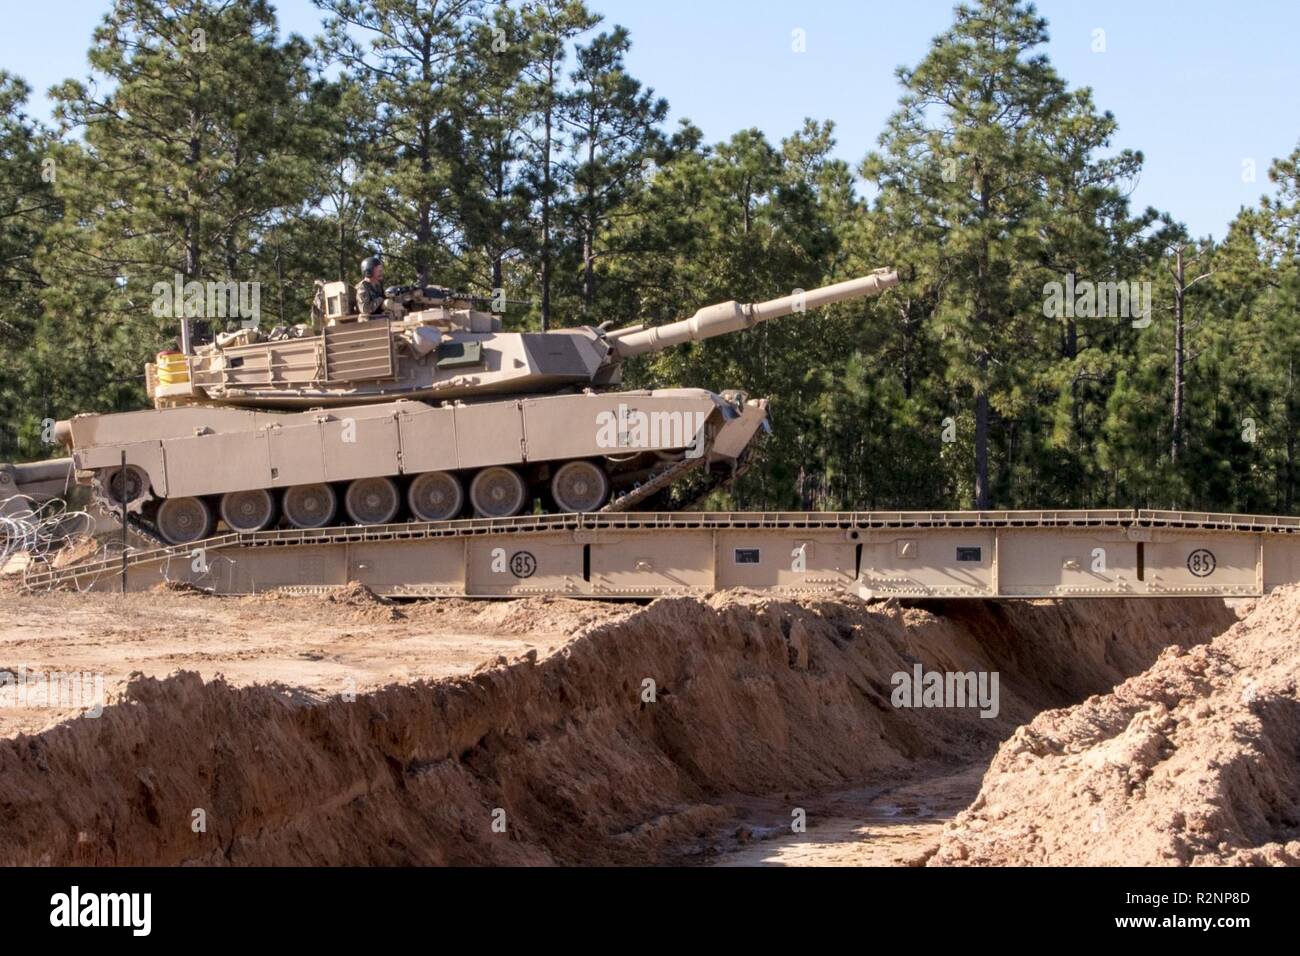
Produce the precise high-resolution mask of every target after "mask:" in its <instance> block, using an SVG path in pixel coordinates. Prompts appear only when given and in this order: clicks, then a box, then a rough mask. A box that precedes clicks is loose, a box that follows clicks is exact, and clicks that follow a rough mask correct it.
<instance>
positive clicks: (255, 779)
mask: <svg viewBox="0 0 1300 956" xmlns="http://www.w3.org/2000/svg"><path fill="white" fill-rule="evenodd" d="M199 600H202V599H199ZM503 613H507V614H508V613H511V612H509V610H508V609H506V610H505V611H504V612H503ZM528 616H529V614H527V613H526V614H524V616H523V619H521V623H522V621H523V620H526V619H527V618H528ZM1234 620H1235V618H1234V616H1233V614H1232V613H1231V612H1230V611H1229V610H1228V609H1227V608H1226V607H1225V606H1224V605H1223V602H1221V601H1211V600H1183V601H1164V600H1134V601H1096V602H1087V601H1078V602H1073V603H1071V602H1062V603H1052V602H1038V603H1032V604H1031V603H1016V604H995V603H982V602H948V603H940V604H935V605H932V606H929V607H927V608H924V609H918V608H911V609H899V608H894V609H882V608H879V607H874V608H873V607H869V606H867V605H864V604H862V603H859V602H832V601H798V602H795V601H785V600H774V599H771V598H768V597H763V596H757V595H748V594H744V593H739V594H724V595H718V596H716V597H714V598H712V599H710V600H708V601H697V600H693V599H665V600H659V601H656V602H654V603H653V604H651V605H649V606H648V607H645V608H643V609H640V610H636V611H633V612H631V613H619V614H618V615H616V616H613V617H611V618H608V619H604V620H597V621H596V622H595V623H589V624H587V625H585V626H582V627H581V628H580V629H579V630H577V631H576V632H575V633H574V634H573V635H572V637H571V639H569V640H567V641H565V642H562V643H559V644H558V646H556V647H554V648H553V649H548V651H547V652H546V653H542V654H539V653H538V652H537V650H536V649H534V650H531V651H529V652H528V653H527V654H524V655H522V656H516V657H515V658H513V659H510V660H507V659H506V658H504V657H501V658H498V659H497V660H496V661H495V662H492V663H489V664H487V665H485V666H482V667H480V668H479V669H478V670H477V671H475V672H474V673H472V674H469V675H466V676H459V677H453V678H448V679H441V680H411V681H403V682H399V683H393V684H391V685H389V686H386V687H382V688H378V689H375V690H371V691H368V692H364V693H359V694H357V695H355V697H354V699H347V698H346V697H338V696H335V697H332V698H326V699H322V698H321V697H320V695H304V694H302V693H298V692H296V690H295V688H292V687H285V686H265V685H263V686H236V685H232V684H229V683H227V682H226V681H224V680H222V679H219V678H213V679H209V680H204V679H203V678H202V677H200V676H199V674H197V673H194V672H180V673H176V674H173V675H171V676H167V677H157V676H137V677H135V678H133V679H132V680H130V681H129V682H127V683H126V684H125V686H124V688H123V689H122V691H121V693H120V695H119V696H118V698H117V699H116V700H115V701H113V702H112V703H111V704H110V706H108V707H107V708H106V709H105V710H104V712H103V714H102V716H100V717H99V718H96V719H91V718H86V717H82V718H78V719H75V720H70V721H66V722H63V723H60V724H58V725H56V726H53V727H51V728H49V729H46V730H44V731H42V732H40V733H37V734H34V735H25V734H18V735H17V736H14V737H10V738H7V739H3V740H0V819H3V821H4V826H3V827H0V863H4V864H120V865H122V864H124V865H133V864H162V865H171V864H181V863H205V864H553V863H558V864H599V863H660V862H697V861H710V860H714V859H717V858H719V857H723V858H725V857H726V856H727V854H729V853H731V852H733V851H736V850H737V848H739V847H744V846H745V845H753V844H761V843H762V842H763V841H764V838H765V837H767V836H775V835H776V834H777V833H779V832H784V831H788V830H789V826H790V820H791V816H792V814H793V813H796V812H798V811H800V810H802V811H804V812H805V813H806V816H807V825H808V828H809V829H808V834H807V835H808V836H814V835H816V834H817V833H818V827H819V826H821V827H823V831H822V832H828V831H827V830H826V829H825V828H826V827H827V826H829V825H830V824H832V823H833V822H834V821H836V820H842V819H844V813H845V807H848V808H849V810H848V812H849V814H850V815H851V814H852V813H853V812H856V808H858V807H860V806H866V805H875V804H880V803H881V799H882V795H884V796H888V795H889V794H890V793H904V794H905V793H906V790H907V787H908V786H910V785H912V784H913V783H914V782H915V781H917V780H924V779H948V778H952V779H954V780H958V781H965V783H963V784H960V785H959V786H957V789H956V790H954V791H953V792H954V793H958V794H966V793H967V792H968V791H973V790H974V788H975V787H976V785H977V784H978V782H979V779H980V776H981V773H982V768H983V766H984V765H986V764H987V762H988V761H989V760H990V758H992V756H993V754H994V753H995V751H996V750H997V748H998V745H999V744H1000V743H1001V742H1003V741H1005V740H1007V739H1008V738H1011V737H1012V735H1013V733H1014V732H1015V731H1016V728H1017V727H1019V726H1020V725H1021V724H1025V723H1027V722H1029V721H1031V720H1033V719H1034V718H1035V716H1036V715H1038V714H1039V713H1040V712H1042V711H1044V710H1046V709H1049V708H1060V707H1067V706H1070V705H1073V704H1076V703H1078V702H1080V701H1083V700H1085V699H1086V698H1089V697H1090V695H1096V694H1106V693H1108V692H1109V691H1110V690H1111V688H1112V687H1114V685H1116V684H1118V683H1120V682H1121V681H1123V680H1124V679H1125V678H1126V677H1129V676H1130V675H1134V674H1140V673H1141V672H1143V671H1144V670H1146V669H1147V668H1148V667H1150V666H1151V665H1152V664H1153V663H1154V662H1156V661H1157V659H1158V658H1160V655H1161V652H1162V650H1163V648H1165V647H1166V646H1167V645H1169V644H1171V643H1179V644H1181V645H1183V646H1188V647H1190V646H1192V645H1197V644H1204V643H1205V642H1207V641H1209V640H1210V639H1211V638H1212V637H1214V636H1215V635H1216V634H1219V633H1221V632H1223V631H1224V630H1225V629H1227V628H1228V626H1229V625H1230V624H1231V623H1232V622H1233V621H1234ZM417 625H418V621H417V622H416V624H415V625H413V626H417ZM1162 660H1163V659H1162ZM917 663H920V664H921V665H922V666H923V668H924V669H925V670H927V671H929V670H939V671H996V672H998V674H999V677H1000V699H999V709H998V714H997V716H996V717H993V718H983V717H980V716H979V714H978V711H977V710H976V709H973V708H911V709H909V708H898V707H895V706H893V704H892V703H891V699H890V698H891V690H892V685H891V675H893V674H895V673H898V672H911V671H912V669H913V666H914V665H915V664H917ZM652 691H653V693H651V692H652ZM651 698H653V699H651ZM963 787H965V789H962V788H963ZM962 802H964V800H963V801H962ZM884 805H887V806H893V804H892V803H890V801H889V800H885V801H884ZM956 809H958V807H956V806H953V807H951V808H949V809H948V810H946V811H944V812H945V813H947V814H951V813H952V812H955V810H956ZM837 814H838V815H837ZM939 822H940V824H941V823H942V820H940V821H939ZM782 828H783V829H782ZM936 840H937V837H936ZM931 855H933V847H932V848H930V849H929V850H927V851H926V852H925V853H922V854H921V855H920V856H919V857H916V856H915V854H912V856H913V857H915V858H904V859H900V860H895V861H894V862H912V863H916V862H924V860H925V859H926V858H927V857H928V856H931ZM903 856H904V857H907V856H908V854H906V853H905V854H903Z"/></svg>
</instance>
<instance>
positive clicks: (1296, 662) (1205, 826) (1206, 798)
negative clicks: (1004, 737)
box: [930, 589, 1300, 865]
mask: <svg viewBox="0 0 1300 956" xmlns="http://www.w3.org/2000/svg"><path fill="white" fill-rule="evenodd" d="M1298 626H1300V589H1293V590H1289V591H1286V592H1279V593H1275V594H1273V595H1271V596H1270V597H1268V598H1265V599H1264V600H1263V601H1261V602H1259V604H1258V605H1257V606H1256V607H1255V608H1254V609H1253V610H1252V611H1251V612H1250V613H1249V614H1248V615H1247V616H1246V617H1245V618H1244V619H1243V620H1242V621H1241V622H1240V623H1238V624H1236V625H1235V626H1233V627H1232V628H1231V629H1229V630H1228V631H1227V632H1226V633H1224V634H1223V635H1221V636H1220V637H1218V638H1216V639H1215V640H1214V641H1213V642H1211V643H1209V644H1204V645H1200V646H1196V647H1193V648H1190V649H1182V648H1176V647H1171V648H1170V649H1168V650H1167V651H1165V652H1164V653H1163V654H1161V655H1160V658H1159V660H1158V661H1156V663H1155V664H1154V665H1153V666H1152V667H1151V668H1150V669H1149V670H1148V671H1146V672H1145V673H1143V674H1141V675H1139V676H1136V677H1133V678H1132V679H1130V680H1128V681H1125V682H1124V683H1123V684H1121V685H1120V686H1119V687H1117V688H1115V690H1114V692H1113V693H1109V694H1106V695H1104V696H1100V697H1093V698H1090V699H1088V700H1087V701H1085V702H1083V703H1081V704H1079V705H1077V706H1075V707H1071V708H1068V709H1065V710H1053V711H1049V712H1046V713H1043V714H1040V715H1039V716H1038V717H1037V718H1036V719H1035V720H1033V721H1032V722H1031V723H1029V724H1028V725H1027V726H1025V727H1022V728H1020V729H1019V730H1018V731H1016V733H1015V734H1014V736H1012V737H1011V739H1009V740H1008V741H1007V742H1006V743H1005V744H1003V745H1002V747H1001V749H1000V750H999V752H998V754H997V757H996V758H995V759H994V760H993V762H992V765H991V766H990V768H989V771H988V773H987V775H986V776H985V778H984V782H983V786H982V789H981V791H980V793H979V796H978V797H977V799H976V800H975V802H974V803H973V804H972V805H971V806H970V807H969V808H968V809H967V810H966V811H964V812H963V813H961V814H960V815H958V816H957V817H956V818H955V819H954V820H953V821H951V822H950V823H949V824H948V826H947V827H946V828H945V831H944V833H943V837H942V843H941V846H940V850H939V852H938V853H937V854H936V855H935V857H934V858H932V859H931V861H930V864H931V865H954V864H965V865H972V864H975V865H987V864H1025V863H1029V864H1041V863H1045V864H1089V865H1098V864H1100V865H1107V864H1124V865H1161V864H1163V865H1177V864H1190V865H1197V864H1211V865H1222V864H1291V865H1296V864H1300V696H1298V695H1297V688H1296V681H1297V674H1300V641H1298V640H1297V630H1298Z"/></svg>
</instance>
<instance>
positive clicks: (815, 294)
mask: <svg viewBox="0 0 1300 956" xmlns="http://www.w3.org/2000/svg"><path fill="white" fill-rule="evenodd" d="M897 284H898V273H896V272H894V271H893V270H892V269H877V270H876V271H875V272H873V273H871V274H870V275H865V276H861V277H860V278H857V279H849V280H848V281H847V282H837V283H835V284H834V285H828V286H823V287H821V288H820V289H810V290H808V291H807V292H796V293H795V294H794V295H787V296H783V297H782V298H780V299H772V300H770V301H768V302H757V303H752V304H745V305H742V304H741V303H739V302H719V303H718V304H717V305H706V306H705V307H704V308H702V309H700V310H699V311H698V312H696V313H695V314H694V315H693V316H691V317H690V318H689V319H682V320H681V321H678V322H669V323H668V324H667V325H659V326H655V327H654V328H649V329H643V328H637V327H635V326H633V327H632V328H630V329H626V330H615V331H613V332H611V333H609V336H608V338H609V341H610V346H611V347H612V349H613V351H614V353H615V354H616V355H618V356H619V357H620V358H631V357H632V356H633V355H644V354H645V353H646V352H659V351H662V350H663V349H667V348H672V347H673V346H674V345H681V344H682V343H683V342H698V341H700V340H701V339H711V338H713V337H714V336H715V335H726V334H727V333H728V332H739V331H742V330H743V329H747V328H750V327H751V326H755V325H757V324H758V323H760V322H766V321H767V320H768V319H776V318H780V317H781V316H783V315H790V314H792V313H794V312H804V311H807V310H808V309H816V308H820V307H821V306H823V305H831V304H833V303H835V302H843V301H845V300H846V299H862V298H865V297H867V296H869V295H879V294H880V293H881V292H884V291H885V290H886V289H888V288H889V287H890V286H892V285H897Z"/></svg>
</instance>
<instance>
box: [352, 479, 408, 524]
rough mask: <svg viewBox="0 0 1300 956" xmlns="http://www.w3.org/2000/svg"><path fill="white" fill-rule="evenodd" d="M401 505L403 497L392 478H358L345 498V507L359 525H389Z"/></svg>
mask: <svg viewBox="0 0 1300 956" xmlns="http://www.w3.org/2000/svg"><path fill="white" fill-rule="evenodd" d="M401 504H402V496H401V495H400V494H398V492H397V483H396V482H394V481H393V479H391V478H383V477H380V478H358V479H357V480H356V481H354V482H352V484H350V485H348V493H347V494H346V495H344V496H343V505H344V507H345V508H347V511H348V515H349V516H350V517H351V518H352V520H353V521H355V522H356V523H357V524H387V523H388V522H390V521H392V520H393V515H395V514H397V509H398V508H399V507H400V506H401Z"/></svg>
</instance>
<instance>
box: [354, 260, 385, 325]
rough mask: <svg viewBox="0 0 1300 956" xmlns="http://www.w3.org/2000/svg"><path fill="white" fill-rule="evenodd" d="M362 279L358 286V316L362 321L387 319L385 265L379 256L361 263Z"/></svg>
mask: <svg viewBox="0 0 1300 956" xmlns="http://www.w3.org/2000/svg"><path fill="white" fill-rule="evenodd" d="M361 275H362V279H361V281H360V282H358V283H357V285H356V294H357V315H359V316H361V318H362V320H363V321H364V320H366V319H370V318H376V317H381V318H386V317H387V316H386V315H385V309H384V264H383V262H381V261H380V259H379V257H378V256H370V257H369V258H368V259H365V260H363V261H362V263H361Z"/></svg>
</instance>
